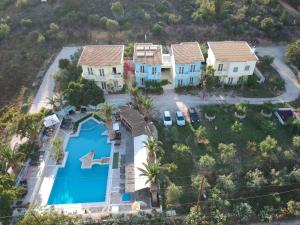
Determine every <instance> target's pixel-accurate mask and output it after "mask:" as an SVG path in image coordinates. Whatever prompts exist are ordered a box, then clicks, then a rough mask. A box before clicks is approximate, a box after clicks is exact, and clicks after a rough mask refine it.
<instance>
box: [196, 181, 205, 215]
mask: <svg viewBox="0 0 300 225" xmlns="http://www.w3.org/2000/svg"><path fill="white" fill-rule="evenodd" d="M204 179H205V177H204V176H202V179H201V181H200V188H199V191H198V197H197V212H199V209H201V205H200V198H201V196H202V192H203V189H204Z"/></svg>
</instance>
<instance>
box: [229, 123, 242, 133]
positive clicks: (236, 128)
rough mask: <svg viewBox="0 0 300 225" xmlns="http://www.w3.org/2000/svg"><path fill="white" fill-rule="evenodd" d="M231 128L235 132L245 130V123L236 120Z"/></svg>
mask: <svg viewBox="0 0 300 225" xmlns="http://www.w3.org/2000/svg"><path fill="white" fill-rule="evenodd" d="M231 130H232V131H233V132H234V133H241V132H242V130H243V124H242V123H241V122H240V121H237V120H236V121H234V123H233V124H232V126H231Z"/></svg>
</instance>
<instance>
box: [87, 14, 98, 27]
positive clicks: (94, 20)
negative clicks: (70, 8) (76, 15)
mask: <svg viewBox="0 0 300 225" xmlns="http://www.w3.org/2000/svg"><path fill="white" fill-rule="evenodd" d="M88 24H89V25H91V26H99V25H100V16H99V15H98V14H92V15H89V16H88Z"/></svg>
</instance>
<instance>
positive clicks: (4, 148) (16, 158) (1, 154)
mask: <svg viewBox="0 0 300 225" xmlns="http://www.w3.org/2000/svg"><path fill="white" fill-rule="evenodd" d="M0 159H1V161H2V162H3V164H4V166H5V171H7V170H8V169H9V168H10V167H11V168H12V170H13V171H14V173H15V172H16V169H17V168H18V167H19V165H20V163H21V162H22V161H23V159H24V153H22V152H19V151H17V150H16V148H14V149H11V148H10V147H9V146H8V145H4V144H1V145H0Z"/></svg>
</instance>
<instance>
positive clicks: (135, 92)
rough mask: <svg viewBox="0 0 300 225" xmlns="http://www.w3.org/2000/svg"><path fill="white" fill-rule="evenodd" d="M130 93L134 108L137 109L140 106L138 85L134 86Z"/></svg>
mask: <svg viewBox="0 0 300 225" xmlns="http://www.w3.org/2000/svg"><path fill="white" fill-rule="evenodd" d="M129 93H130V96H131V100H132V103H133V106H134V107H137V106H138V104H137V98H138V93H139V88H138V87H137V86H136V85H132V86H131V88H130V89H129Z"/></svg>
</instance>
